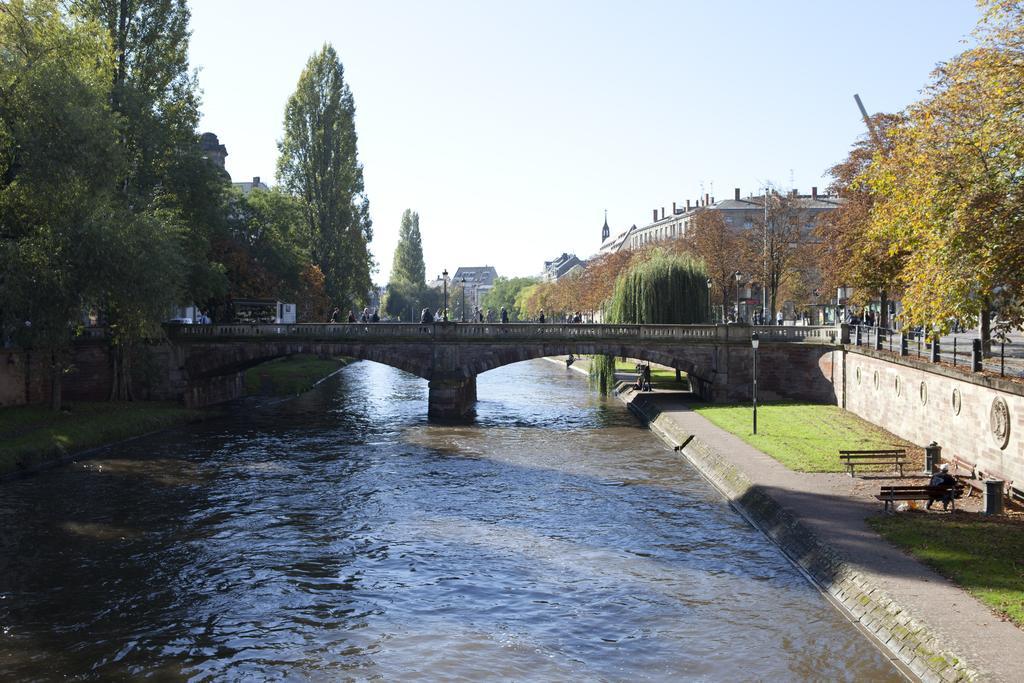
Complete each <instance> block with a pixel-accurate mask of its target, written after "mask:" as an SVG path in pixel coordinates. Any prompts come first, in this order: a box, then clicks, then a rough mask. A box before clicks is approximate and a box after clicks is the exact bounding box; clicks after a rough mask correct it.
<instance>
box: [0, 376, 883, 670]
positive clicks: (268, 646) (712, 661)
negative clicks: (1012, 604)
mask: <svg viewBox="0 0 1024 683" xmlns="http://www.w3.org/2000/svg"><path fill="white" fill-rule="evenodd" d="M478 393H479V395H480V399H481V400H480V403H479V405H478V417H477V422H476V424H474V425H471V426H461V427H442V426H436V425H431V424H428V423H427V422H426V420H425V417H424V415H425V412H426V384H425V382H423V381H422V380H419V379H417V378H415V377H412V376H409V375H405V374H402V373H400V372H398V371H395V370H392V369H390V368H387V367H384V366H380V365H375V364H372V363H357V364H354V365H351V366H349V367H348V368H346V369H345V370H344V371H343V372H342V373H341V375H340V377H339V378H338V379H337V380H336V381H333V382H328V383H325V384H324V385H321V387H319V388H318V389H317V390H315V391H313V392H311V393H309V394H307V395H305V396H302V397H300V398H299V399H297V400H295V401H291V402H288V403H284V404H279V405H276V406H274V407H272V408H269V409H257V408H253V407H251V406H240V407H239V408H238V409H237V410H236V411H234V414H233V416H231V417H229V418H226V419H224V420H219V421H216V422H210V423H203V424H199V425H192V426H189V427H186V428H183V429H180V430H176V431H171V432H166V433H164V434H161V435H158V436H155V437H150V438H147V439H143V440H138V441H134V442H132V443H130V444H125V445H123V446H118V447H116V448H112V449H109V451H108V452H107V453H105V454H104V455H103V456H102V457H100V458H97V459H94V460H90V461H87V462H84V463H81V464H78V465H73V466H69V467H66V468H63V469H61V470H58V471H53V472H49V473H46V474H43V475H40V476H37V477H33V478H30V479H26V480H23V481H18V482H14V483H11V484H7V485H4V487H3V488H2V489H0V629H2V631H0V634H2V636H0V679H4V680H6V679H19V680H50V679H53V678H57V677H65V676H78V677H81V678H84V679H95V680H100V679H110V678H127V677H143V676H150V677H156V678H158V679H170V680H176V679H192V680H224V679H228V680H234V679H251V680H264V679H288V680H296V679H298V680H338V679H342V680H350V679H354V680H363V679H378V680H396V679H398V680H401V679H426V680H580V679H585V680H609V681H619V680H655V681H656V680H678V679H680V678H685V679H705V680H754V679H758V680H768V679H774V680H869V679H870V680H899V679H898V676H897V674H896V672H895V671H894V670H893V669H892V668H891V666H890V665H889V664H888V663H887V662H886V661H885V659H884V657H882V655H881V654H879V653H878V652H877V651H875V650H874V648H873V647H872V646H871V645H870V644H869V643H868V642H867V641H865V640H864V639H863V638H861V637H860V636H859V635H858V634H857V633H856V632H855V631H854V629H853V628H852V627H851V626H849V625H848V624H847V623H846V622H845V621H844V619H843V618H842V617H841V616H840V615H839V614H838V613H836V612H835V611H834V610H833V609H832V608H831V607H829V605H828V604H827V603H826V602H825V601H824V599H822V598H821V597H820V596H819V595H818V594H817V593H816V592H815V591H814V590H813V589H812V588H811V587H810V586H808V585H807V584H806V583H805V582H804V580H803V579H802V578H801V577H800V575H799V574H798V573H797V572H796V571H795V570H793V569H792V568H791V567H790V566H789V565H788V564H787V563H786V561H785V560H784V559H783V557H782V556H781V554H780V553H779V552H778V551H777V550H776V549H775V548H774V547H773V546H772V545H770V544H769V543H768V542H767V541H766V540H765V539H764V538H763V537H762V536H761V535H760V534H759V533H757V532H755V531H754V530H752V529H751V528H750V527H749V526H747V525H746V523H745V522H743V521H742V519H740V518H739V517H738V516H737V515H736V514H735V513H734V512H733V511H732V510H731V509H730V508H729V507H728V505H727V504H726V503H725V502H724V501H723V500H722V498H721V497H720V496H719V495H718V494H717V492H715V491H714V490H713V489H710V488H709V487H708V485H707V484H705V482H704V481H703V480H702V479H701V478H700V477H699V475H697V474H696V473H695V472H694V471H693V470H692V469H690V468H689V467H688V466H687V465H685V463H684V462H683V461H681V460H680V459H679V458H678V456H676V455H675V454H674V453H672V452H671V451H669V450H667V449H666V448H664V447H663V446H662V445H661V443H660V442H658V441H657V440H656V439H655V438H654V437H653V436H652V435H651V434H650V433H649V432H648V431H647V430H646V429H643V428H641V427H640V426H639V425H637V423H636V422H635V421H634V420H633V418H632V417H631V416H630V415H629V414H628V413H627V412H626V411H625V410H624V409H623V408H622V407H621V406H620V405H619V404H618V403H616V402H611V403H605V402H603V401H601V400H599V399H597V398H595V397H594V396H593V395H591V394H590V393H589V392H588V391H586V390H585V389H584V387H583V385H582V383H581V382H580V381H579V379H577V378H575V377H570V376H567V374H566V371H565V370H564V368H563V367H561V366H559V365H555V364H552V363H547V362H544V361H533V362H530V363H523V364H519V365H515V366H511V367H508V368H503V369H500V370H496V371H493V372H489V373H486V374H484V375H482V376H480V378H479V386H478Z"/></svg>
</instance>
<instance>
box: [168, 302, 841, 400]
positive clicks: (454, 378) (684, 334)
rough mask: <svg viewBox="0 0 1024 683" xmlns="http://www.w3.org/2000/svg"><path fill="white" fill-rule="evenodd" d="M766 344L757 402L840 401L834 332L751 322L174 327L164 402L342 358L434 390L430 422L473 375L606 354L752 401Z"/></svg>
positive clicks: (215, 394)
mask: <svg viewBox="0 0 1024 683" xmlns="http://www.w3.org/2000/svg"><path fill="white" fill-rule="evenodd" d="M752 331H756V332H757V333H758V335H759V337H760V340H761V344H760V347H759V349H758V351H757V354H758V361H759V362H758V391H759V396H761V397H763V398H792V399H799V400H814V401H832V402H834V401H835V400H836V393H835V391H836V389H835V386H836V385H835V383H834V382H833V379H834V378H833V375H832V373H833V353H834V352H835V351H837V350H840V349H841V346H839V344H840V342H841V341H843V340H842V339H841V338H839V337H840V336H841V334H842V332H841V331H840V329H839V328H836V327H774V326H773V327H767V326H766V327H757V328H751V327H749V326H747V325H736V324H730V325H574V324H556V325H550V324H546V325H541V324H531V323H515V324H505V325H502V324H491V323H480V324H476V323H468V324H467V323H454V322H449V323H433V324H427V325H422V324H412V323H397V324H395V323H373V324H360V323H345V324H297V325H175V326H169V327H168V328H167V334H168V338H169V340H170V342H171V346H170V349H171V357H170V358H169V361H170V363H169V365H170V367H169V377H168V379H169V382H170V385H169V386H168V387H167V389H168V390H169V392H168V395H170V396H177V397H179V398H181V399H183V400H184V402H185V403H186V404H187V405H193V406H199V405H207V404H211V403H216V402H218V401H222V400H227V399H230V398H235V397H237V396H238V395H239V394H240V391H241V374H240V373H241V371H243V370H245V369H246V368H249V367H252V366H254V365H257V364H259V363H263V362H265V361H268V360H271V359H274V358H279V357H281V356H287V355H291V354H296V353H309V354H319V355H331V356H349V357H352V358H358V359H363V360H371V361H376V362H378V363H383V364H385V365H390V366H392V367H395V368H398V369H400V370H404V371H406V372H410V373H412V374H414V375H417V376H419V377H422V378H424V379H426V380H427V381H428V382H429V406H428V415H429V416H430V417H431V418H433V419H460V418H463V417H465V416H467V415H469V414H471V413H472V410H473V405H474V403H475V402H476V376H477V375H479V374H480V373H482V372H487V371H488V370H493V369H494V368H498V367H501V366H503V365H508V364H510V363H517V362H519V361H524V360H529V359H532V358H542V357H545V356H560V355H568V354H570V353H572V354H576V355H583V354H610V355H614V356H620V357H626V358H637V359H642V360H648V361H652V362H654V363H660V364H662V365H666V366H669V367H673V368H676V369H678V370H682V371H684V372H686V373H687V375H689V377H690V381H691V385H692V386H693V390H694V391H695V392H696V393H698V394H699V395H700V396H701V397H702V398H704V399H705V400H709V401H717V402H727V401H739V400H746V399H748V398H749V397H750V394H751V384H752V379H753V375H752V370H751V359H752V353H753V351H752V349H751V344H750V338H751V332H752Z"/></svg>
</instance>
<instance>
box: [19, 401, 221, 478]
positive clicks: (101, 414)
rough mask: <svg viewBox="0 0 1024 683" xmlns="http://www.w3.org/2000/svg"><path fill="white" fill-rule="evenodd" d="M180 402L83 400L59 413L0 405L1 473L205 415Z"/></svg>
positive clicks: (32, 465)
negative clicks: (0, 406)
mask: <svg viewBox="0 0 1024 683" xmlns="http://www.w3.org/2000/svg"><path fill="white" fill-rule="evenodd" d="M206 415H207V413H203V412H201V411H198V410H189V409H187V408H183V407H181V406H180V405H178V404H176V403H157V402H137V403H116V402H95V403H93V402H80V403H74V404H68V405H67V406H66V409H65V410H62V411H61V412H59V413H55V412H53V411H51V410H48V409H46V408H41V407H37V406H18V407H13V408H3V409H0V476H3V475H5V474H10V473H12V472H16V471H19V470H22V469H32V468H34V467H37V466H39V465H42V464H44V463H46V462H47V461H49V460H54V459H57V458H60V457H62V456H64V455H66V454H69V453H75V452H77V451H81V450H85V449H88V448H95V447H97V446H102V445H103V444H107V443H112V442H115V441H119V440H121V439H127V438H129V437H132V436H138V435H140V434H146V433H149V432H154V431H158V430H160V429H166V428H167V427H171V426H173V425H176V424H182V423H185V422H192V421H196V420H199V419H202V418H203V417H204V416H206Z"/></svg>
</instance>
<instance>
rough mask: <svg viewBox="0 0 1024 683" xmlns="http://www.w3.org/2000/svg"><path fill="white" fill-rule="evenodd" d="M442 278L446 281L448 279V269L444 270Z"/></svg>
mask: <svg viewBox="0 0 1024 683" xmlns="http://www.w3.org/2000/svg"><path fill="white" fill-rule="evenodd" d="M441 277H443V278H444V279H445V280H447V279H448V269H447V268H445V269H444V270H442V271H441Z"/></svg>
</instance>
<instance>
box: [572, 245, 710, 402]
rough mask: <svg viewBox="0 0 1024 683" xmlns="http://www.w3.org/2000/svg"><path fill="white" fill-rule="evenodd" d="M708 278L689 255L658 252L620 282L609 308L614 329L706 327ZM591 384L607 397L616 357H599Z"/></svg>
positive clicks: (608, 316) (592, 368) (592, 369)
mask: <svg viewBox="0 0 1024 683" xmlns="http://www.w3.org/2000/svg"><path fill="white" fill-rule="evenodd" d="M707 278H708V276H707V272H706V271H705V269H704V264H703V262H701V261H697V260H694V259H693V258H691V257H690V256H689V255H688V254H674V253H670V252H666V251H661V250H658V251H655V252H654V253H653V254H652V255H651V258H649V259H648V260H646V261H643V262H642V263H638V264H636V265H635V266H633V267H632V268H630V269H629V270H626V271H624V272H623V273H621V274H620V275H619V277H618V278H616V280H615V289H614V290H613V291H612V296H611V299H609V300H608V301H607V302H606V304H605V307H604V312H605V320H606V321H607V322H609V323H627V324H634V325H683V324H687V323H703V322H706V321H707V320H708V319H709V318H710V311H709V310H708V285H707ZM590 379H591V381H592V382H593V384H594V385H595V386H596V387H597V389H598V391H600V392H601V393H602V394H608V393H610V392H611V390H612V389H613V388H614V386H615V356H608V355H600V356H596V357H595V358H594V362H593V363H591V364H590Z"/></svg>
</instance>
